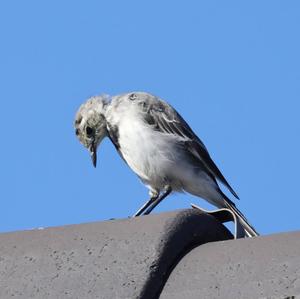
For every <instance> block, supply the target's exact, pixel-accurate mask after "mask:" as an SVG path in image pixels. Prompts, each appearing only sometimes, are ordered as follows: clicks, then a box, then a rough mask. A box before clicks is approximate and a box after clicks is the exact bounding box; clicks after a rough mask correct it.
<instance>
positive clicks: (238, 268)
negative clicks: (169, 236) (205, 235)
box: [160, 232, 300, 299]
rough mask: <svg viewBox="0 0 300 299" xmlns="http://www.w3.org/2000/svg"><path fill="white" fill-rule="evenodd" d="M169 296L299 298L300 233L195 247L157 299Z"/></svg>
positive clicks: (244, 298) (191, 297)
mask: <svg viewBox="0 0 300 299" xmlns="http://www.w3.org/2000/svg"><path fill="white" fill-rule="evenodd" d="M292 296H295V297H292ZM171 298H172V299H179V298H188V299H198V298H211V299H213V298H222V299H226V298H230V299H232V298H243V299H247V298H249V299H250V298H251V299H253V298H293V299H294V298H300V232H295V233H285V234H280V235H271V236H266V237H258V238H253V239H240V240H235V241H223V242H215V243H209V244H204V245H202V246H199V247H197V248H195V249H193V250H192V251H191V252H189V253H188V254H187V255H186V256H184V257H183V259H182V260H181V261H180V262H179V264H178V265H177V266H176V267H175V269H174V270H173V272H172V273H171V275H170V277H169V279H168V281H167V283H166V285H165V287H164V289H163V291H162V293H161V296H160V299H171Z"/></svg>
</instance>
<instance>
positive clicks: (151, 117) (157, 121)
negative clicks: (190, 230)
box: [142, 99, 239, 199]
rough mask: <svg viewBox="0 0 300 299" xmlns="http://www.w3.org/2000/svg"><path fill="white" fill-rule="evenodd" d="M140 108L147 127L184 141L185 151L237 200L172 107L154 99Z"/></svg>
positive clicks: (198, 140)
mask: <svg viewBox="0 0 300 299" xmlns="http://www.w3.org/2000/svg"><path fill="white" fill-rule="evenodd" d="M142 107H143V109H142V110H143V116H144V120H145V121H146V122H147V123H148V124H149V125H152V126H154V127H155V129H156V130H158V131H160V132H162V133H166V134H172V135H175V136H177V137H181V138H182V139H183V140H184V143H185V146H186V149H187V150H188V151H189V152H190V153H191V154H192V155H193V156H194V157H196V159H198V160H200V161H201V162H202V164H203V165H204V166H205V167H206V170H207V172H208V173H210V174H211V175H212V176H213V177H214V178H216V179H217V180H219V181H220V182H221V183H222V184H224V185H225V186H226V187H227V188H228V189H229V191H230V192H231V193H232V194H233V195H234V196H235V197H236V198H237V199H239V197H238V195H237V194H236V192H235V191H234V190H233V189H232V187H231V186H230V185H229V183H228V182H227V181H226V179H225V177H224V176H223V175H222V173H221V171H220V170H219V169H218V167H217V166H216V164H215V163H214V161H213V160H212V159H211V157H210V155H209V153H208V150H207V148H206V147H205V145H204V143H203V142H202V141H201V140H200V138H199V137H198V136H197V135H196V134H195V133H194V132H193V130H192V129H191V127H190V126H189V125H188V124H187V123H186V121H185V120H184V119H183V118H182V117H181V115H180V114H179V113H178V112H177V111H176V110H175V109H174V108H173V107H171V106H170V105H169V104H167V103H166V102H163V101H161V100H158V99H155V100H153V101H151V102H150V103H147V102H143V105H142Z"/></svg>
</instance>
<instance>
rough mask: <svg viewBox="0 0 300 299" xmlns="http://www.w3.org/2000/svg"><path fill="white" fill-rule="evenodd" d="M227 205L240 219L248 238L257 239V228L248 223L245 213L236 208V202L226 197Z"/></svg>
mask: <svg viewBox="0 0 300 299" xmlns="http://www.w3.org/2000/svg"><path fill="white" fill-rule="evenodd" d="M225 205H226V207H227V208H229V209H230V210H231V211H233V212H234V213H235V214H236V216H237V217H238V218H239V220H240V223H241V225H242V226H243V228H244V229H245V232H246V234H247V235H248V237H257V236H259V233H258V232H257V231H256V230H255V228H254V227H253V226H252V225H251V224H250V223H249V222H248V220H247V219H246V217H245V216H244V215H243V213H242V212H241V211H240V210H239V209H238V208H237V207H236V206H235V204H234V202H232V201H231V200H230V199H229V198H227V197H226V196H225Z"/></svg>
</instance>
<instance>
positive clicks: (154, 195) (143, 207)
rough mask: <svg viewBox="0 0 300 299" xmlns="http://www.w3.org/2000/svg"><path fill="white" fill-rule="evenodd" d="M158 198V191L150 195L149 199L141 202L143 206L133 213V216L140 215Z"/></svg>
mask: <svg viewBox="0 0 300 299" xmlns="http://www.w3.org/2000/svg"><path fill="white" fill-rule="evenodd" d="M158 198H159V193H155V194H153V195H151V197H150V199H149V200H148V201H147V202H146V203H144V204H143V206H142V207H141V208H140V209H139V210H138V211H137V212H136V213H135V214H134V215H133V217H137V216H140V215H141V214H142V213H143V212H144V211H145V210H146V209H147V208H148V207H149V206H150V205H151V204H152V203H154V202H155V200H157V199H158Z"/></svg>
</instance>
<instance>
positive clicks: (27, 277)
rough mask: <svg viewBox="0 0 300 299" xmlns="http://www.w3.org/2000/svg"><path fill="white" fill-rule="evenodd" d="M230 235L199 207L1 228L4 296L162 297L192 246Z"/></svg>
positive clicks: (1, 294)
mask: <svg viewBox="0 0 300 299" xmlns="http://www.w3.org/2000/svg"><path fill="white" fill-rule="evenodd" d="M230 238H232V235H231V233H230V232H229V231H228V230H227V229H226V228H225V227H224V226H223V225H222V224H220V223H219V222H218V221H217V220H215V218H213V217H212V216H210V215H207V214H203V213H201V212H199V211H196V210H192V209H189V210H182V211H177V212H171V213H164V214H155V215H149V216H143V217H138V218H134V219H125V220H113V221H106V222H100V223H89V224H81V225H71V226H65V227H56V228H47V229H44V230H32V231H23V232H15V233H7V234H0V298H73V299H74V298H105V299H107V298H118V299H121V298H130V299H134V298H144V299H145V298H146V299H151V298H158V296H159V294H160V292H161V290H162V288H163V286H164V284H165V282H166V280H167V279H168V276H169V274H170V271H171V270H172V269H173V268H174V266H175V265H176V264H177V262H178V261H179V260H180V258H181V257H182V256H184V254H185V253H186V252H188V251H190V250H191V248H193V247H194V246H198V245H200V244H204V243H207V242H211V241H218V240H226V239H230ZM174 298H175V297H174ZM176 298H183V297H176Z"/></svg>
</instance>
